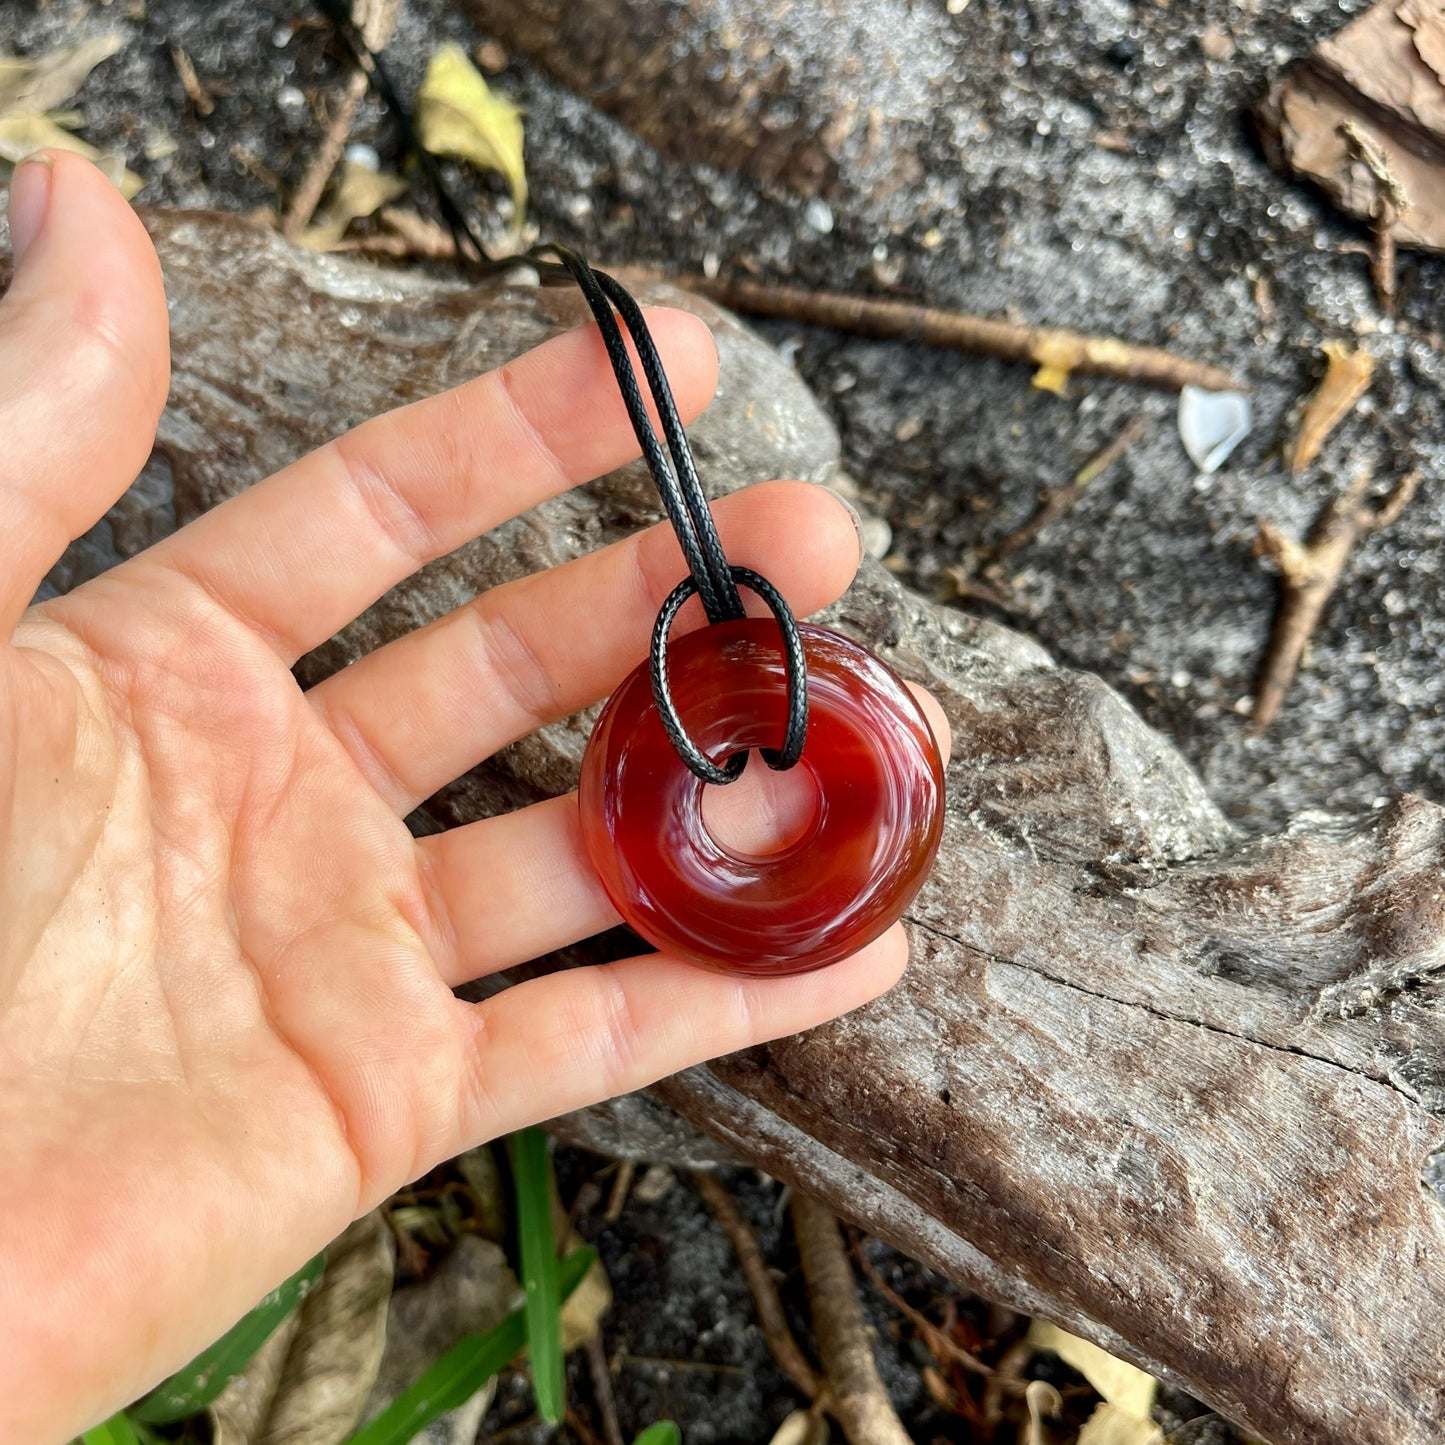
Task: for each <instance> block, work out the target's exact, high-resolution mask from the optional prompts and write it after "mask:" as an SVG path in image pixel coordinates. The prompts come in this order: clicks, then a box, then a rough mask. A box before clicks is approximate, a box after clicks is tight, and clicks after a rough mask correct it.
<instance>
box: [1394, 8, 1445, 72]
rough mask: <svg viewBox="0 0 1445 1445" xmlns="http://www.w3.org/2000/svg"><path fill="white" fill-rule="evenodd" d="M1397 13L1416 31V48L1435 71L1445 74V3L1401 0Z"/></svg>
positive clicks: (1421, 57)
mask: <svg viewBox="0 0 1445 1445" xmlns="http://www.w3.org/2000/svg"><path fill="white" fill-rule="evenodd" d="M1395 14H1396V15H1398V16H1399V17H1400V19H1401V20H1403V21H1404V23H1405V24H1406V25H1408V26H1409V27H1410V29H1411V30H1413V31H1414V32H1415V50H1416V51H1417V53H1418V54H1419V56H1420V59H1421V60H1423V61H1424V62H1425V64H1426V65H1428V66H1429V67H1430V69H1431V70H1433V71H1434V72H1435V74H1436V75H1442V76H1445V5H1442V4H1441V3H1440V0H1400V6H1399V8H1398V9H1397V10H1396V11H1395Z"/></svg>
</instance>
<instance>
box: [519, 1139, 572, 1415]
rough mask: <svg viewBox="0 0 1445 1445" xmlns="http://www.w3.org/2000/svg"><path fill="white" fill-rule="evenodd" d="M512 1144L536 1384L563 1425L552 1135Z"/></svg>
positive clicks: (548, 1411)
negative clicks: (549, 1154) (550, 1153)
mask: <svg viewBox="0 0 1445 1445" xmlns="http://www.w3.org/2000/svg"><path fill="white" fill-rule="evenodd" d="M510 1144H511V1151H512V1175H513V1179H514V1181H515V1184H516V1189H517V1242H518V1246H519V1252H520V1254H521V1258H522V1288H523V1289H524V1290H525V1291H526V1306H525V1308H526V1316H527V1344H528V1346H529V1348H530V1349H531V1353H532V1389H533V1390H534V1391H535V1393H536V1396H537V1409H538V1411H539V1412H540V1413H541V1416H542V1418H543V1419H544V1420H546V1421H547V1423H548V1424H550V1425H560V1424H561V1423H562V1416H563V1415H564V1414H565V1413H566V1409H567V1388H566V1383H565V1381H564V1378H563V1374H562V1297H561V1292H560V1290H559V1289H558V1282H557V1242H556V1240H555V1238H554V1237H553V1233H552V1171H551V1168H550V1166H549V1164H548V1162H547V1136H546V1134H545V1133H544V1132H543V1131H542V1130H541V1129H523V1130H521V1131H520V1132H518V1133H516V1134H513V1135H512V1137H511V1140H510Z"/></svg>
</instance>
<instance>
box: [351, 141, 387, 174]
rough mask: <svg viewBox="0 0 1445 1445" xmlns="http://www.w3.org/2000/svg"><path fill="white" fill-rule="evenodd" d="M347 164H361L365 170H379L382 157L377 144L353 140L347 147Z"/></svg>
mask: <svg viewBox="0 0 1445 1445" xmlns="http://www.w3.org/2000/svg"><path fill="white" fill-rule="evenodd" d="M346 164H347V165H349V166H359V167H360V168H361V169H362V170H364V171H379V170H380V169H381V157H380V156H379V155H377V153H376V147H375V146H369V145H367V144H366V143H365V142H364V141H353V142H352V143H351V144H350V145H349V146H347V147H346Z"/></svg>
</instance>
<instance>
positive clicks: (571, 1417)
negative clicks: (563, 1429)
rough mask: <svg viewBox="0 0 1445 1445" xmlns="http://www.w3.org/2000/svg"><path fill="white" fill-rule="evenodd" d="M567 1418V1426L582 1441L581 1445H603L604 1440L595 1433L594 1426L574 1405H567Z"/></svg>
mask: <svg viewBox="0 0 1445 1445" xmlns="http://www.w3.org/2000/svg"><path fill="white" fill-rule="evenodd" d="M565 1418H566V1421H567V1428H568V1429H569V1430H570V1431H571V1432H572V1433H573V1434H574V1435H575V1436H576V1437H577V1438H578V1440H579V1441H581V1445H602V1441H600V1440H599V1439H598V1438H597V1436H596V1435H595V1434H594V1433H593V1431H592V1427H591V1426H590V1425H589V1424H588V1423H587V1422H586V1421H585V1420H584V1419H583V1418H582V1416H581V1415H580V1414H579V1413H578V1411H577V1410H576V1409H575V1408H574V1407H573V1406H571V1405H568V1406H567V1412H566V1417H565Z"/></svg>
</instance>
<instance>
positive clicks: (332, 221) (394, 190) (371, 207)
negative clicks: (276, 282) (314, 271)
mask: <svg viewBox="0 0 1445 1445" xmlns="http://www.w3.org/2000/svg"><path fill="white" fill-rule="evenodd" d="M406 190H407V184H406V182H405V181H404V180H402V178H401V177H400V176H393V175H388V174H387V172H386V171H374V170H371V169H370V168H369V167H367V166H359V165H356V164H355V163H354V162H352V161H347V163H346V167H345V169H344V170H343V171H342V172H341V180H340V181H339V182H337V186H336V190H335V191H334V192H333V194H332V197H331V200H330V201H329V202H328V203H327V205H326V207H325V209H324V210H322V211H321V212H320V213H319V214H318V215H317V217H316V223H315V224H314V225H311V226H308V227H307V228H306V229H305V230H304V231H303V232H302V233H301V236H300V241H301V244H302V245H303V246H307V247H309V248H310V249H311V250H313V251H329V250H330V249H331V248H332V247H333V246H334V245H335V244H336V243H337V242H338V241H339V240H340V239H341V238H342V237H343V236H344V235H345V234H346V228H347V227H348V226H349V225H350V224H351V223H352V222H353V221H356V220H360V218H361V217H362V216H370V215H372V214H373V213H374V212H376V211H379V210H380V209H381V208H382V207H383V206H384V205H386V204H387V203H388V202H389V201H394V200H396V198H397V197H398V196H400V195H404V194H405V193H406Z"/></svg>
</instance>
